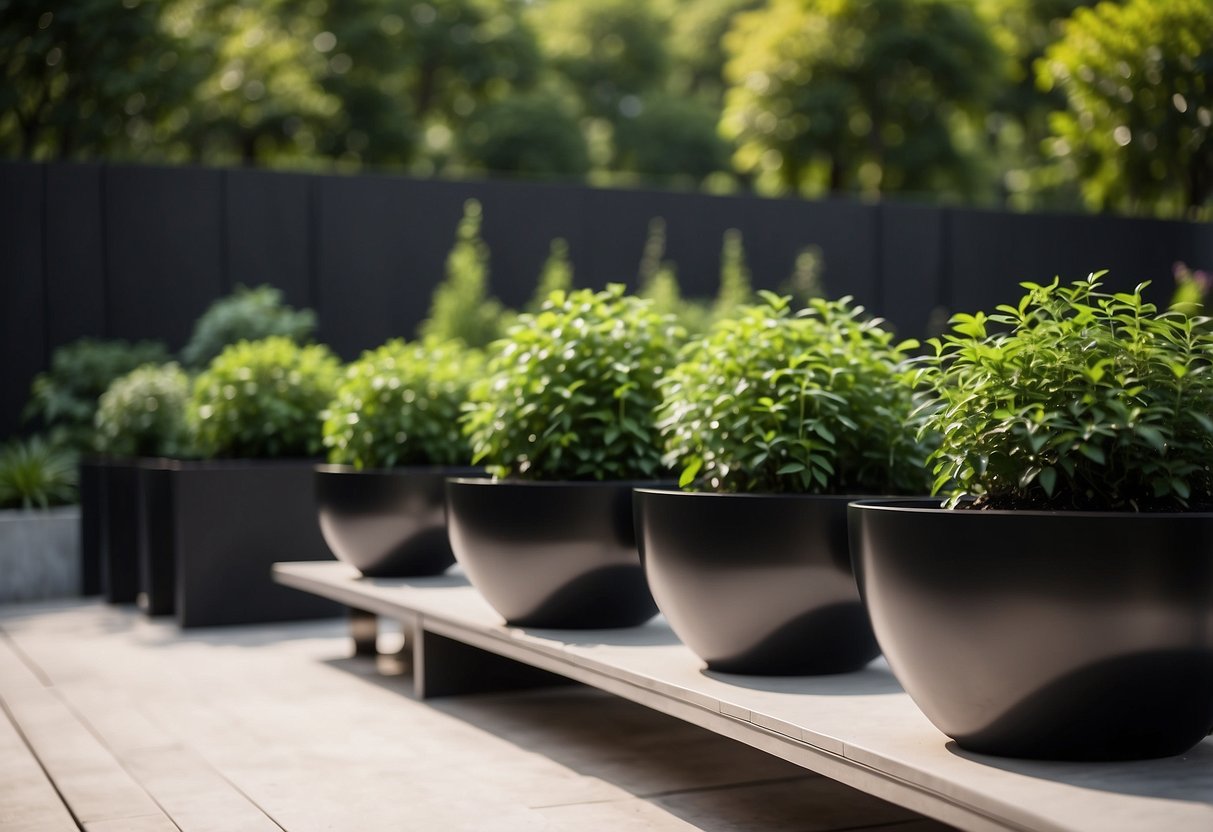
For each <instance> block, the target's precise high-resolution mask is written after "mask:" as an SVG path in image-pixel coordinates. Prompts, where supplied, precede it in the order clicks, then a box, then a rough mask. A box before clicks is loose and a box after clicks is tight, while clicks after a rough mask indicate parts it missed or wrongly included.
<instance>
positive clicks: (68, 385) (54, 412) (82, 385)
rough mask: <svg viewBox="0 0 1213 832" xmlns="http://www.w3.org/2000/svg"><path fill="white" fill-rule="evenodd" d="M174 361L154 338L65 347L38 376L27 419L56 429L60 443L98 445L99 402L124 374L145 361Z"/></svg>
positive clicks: (80, 447) (88, 447)
mask: <svg viewBox="0 0 1213 832" xmlns="http://www.w3.org/2000/svg"><path fill="white" fill-rule="evenodd" d="M167 360H168V351H167V350H166V349H165V348H164V345H163V344H160V343H157V342H153V341H139V342H138V343H134V344H132V343H130V342H127V341H101V340H97V339H94V338H81V339H79V340H77V341H73V342H71V343H70V344H65V345H64V346H62V347H59V348H58V349H56V350H55V352H54V353H53V354H52V356H51V367H50V369H49V370H47V371H46V372H43V373H39V374H38V375H37V376H36V377H35V378H34V383H33V386H32V388H31V390H30V400H29V402H28V404H27V405H26V407H25V417H26V418H27V419H34V420H36V421H37V422H38V423H40V424H41V426H42V427H43V428H44V429H46V430H47V431H49V432H50V435H51V438H52V440H53V441H54V442H55V444H58V445H62V446H64V447H66V448H70V449H73V450H77V451H89V450H92V449H93V444H94V442H93V438H94V435H93V419H94V417H95V415H96V412H97V400H98V399H99V398H100V397H101V394H102V393H104V392H105V391H106V390H107V389H108V388H109V386H110V384H111V383H112V382H113V381H114V379H116V378H118V377H119V376H122V375H125V374H126V373H129V372H130V371H131V370H133V369H135V368H136V367H138V366H140V365H142V364H159V363H163V362H165V361H167Z"/></svg>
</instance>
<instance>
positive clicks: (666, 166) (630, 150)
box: [613, 92, 729, 185]
mask: <svg viewBox="0 0 1213 832" xmlns="http://www.w3.org/2000/svg"><path fill="white" fill-rule="evenodd" d="M637 102H638V104H637V106H638V107H639V112H637V113H635V115H624V114H621V115H620V116H619V118H618V119H617V120H616V122H615V130H614V147H615V159H614V164H613V167H614V168H615V169H616V170H621V171H629V172H632V173H636V174H640V175H642V176H643V177H645V178H648V179H652V180H656V181H664V182H666V183H667V184H680V183H681V184H689V185H695V184H697V183H698V182H700V181H702V180H703V179H704V177H706V176H708V175H709V174H711V173H713V172H715V171H719V170H725V169H727V168H728V166H729V146H728V145H727V144H726V143H725V141H724V140H723V139H722V138H721V137H720V135H719V134H718V133H717V132H716V121H717V118H718V112H719V111H718V110H716V109H714V108H713V107H711V106H709V105H708V104H705V103H703V102H702V101H699V100H697V99H694V98H685V97H679V96H675V95H671V94H668V93H662V92H654V93H650V94H648V95H645V96H644V97H643V98H638V99H637Z"/></svg>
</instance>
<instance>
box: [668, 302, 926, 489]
mask: <svg viewBox="0 0 1213 832" xmlns="http://www.w3.org/2000/svg"><path fill="white" fill-rule="evenodd" d="M762 299H763V303H760V304H757V305H753V306H748V307H745V308H743V309H741V310H740V311H739V312H738V313H737V314H736V315H735V317H734V318H731V319H725V320H723V321H721V322H720V323H719V324H717V326H716V327H715V328H714V329H713V331H712V333H711V334H710V335H709V336H708V337H707V338H706V339H704V340H703V341H698V342H692V343H691V344H688V345H687V346H686V347H685V348H684V349H683V351H682V353H681V355H680V363H679V364H678V365H677V366H676V367H675V368H674V369H673V370H672V371H671V372H670V373H668V374H667V375H666V377H665V379H664V380H663V381H662V382H661V387H662V392H663V400H662V403H661V406H660V408H659V410H658V414H657V415H658V424H659V427H660V429H661V431H662V435H663V436H664V440H665V451H666V464H667V465H669V466H671V467H674V468H677V469H678V470H680V471H681V477H680V484H681V485H682V486H684V487H685V486H694V487H696V488H698V489H703V490H711V491H722V492H760V493H781V492H792V493H809V494H907V493H911V494H912V493H924V492H925V491H926V489H927V488H928V487H929V485H930V483H929V480H927V479H926V477H925V475H924V470H925V460H926V456H927V451H928V446H927V444H926V442H924V440H923V439H921V438H919V437H918V435H917V431H916V430H915V428H914V425H915V422H916V421H921V417H918V416H916V415H915V413H916V411H917V410H918V405H919V404H920V397H919V396H917V395H916V393H915V391H914V388H913V386H912V384H911V381H910V379H909V376H908V375H907V373H906V372H905V367H904V362H905V360H906V358H907V356H906V352H905V351H906V350H907V349H909V348H911V347H913V346H915V344H914V343H913V342H906V343H902V344H896V343H894V340H893V335H892V334H891V333H890V332H888V331H887V330H885V329H884V328H883V327H882V326H881V322H880V321H879V320H875V319H865V318H864V315H863V308H862V307H859V306H855V305H853V304H852V303H851V301H850V299H849V298H843V299H841V300H835V301H827V300H823V299H814V300H812V301H810V303H809V305H808V306H807V307H806V308H805V309H803V310H801V311H800V312H799V313H794V312H793V310H792V309H791V305H790V299H789V298H787V297H780V296H778V295H775V294H772V293H770V292H763V293H762Z"/></svg>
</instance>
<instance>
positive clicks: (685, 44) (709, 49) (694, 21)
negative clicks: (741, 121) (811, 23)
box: [670, 0, 763, 108]
mask: <svg viewBox="0 0 1213 832" xmlns="http://www.w3.org/2000/svg"><path fill="white" fill-rule="evenodd" d="M762 3H763V0H678V4H677V10H676V11H675V12H674V14H673V15H672V16H671V18H670V55H671V58H672V61H673V67H672V73H671V74H672V75H673V76H674V82H675V87H676V89H677V91H678V92H684V93H685V92H693V93H700V94H702V95H703V97H704V99H705V100H708V101H711V102H712V103H713V104H714V105H716V106H717V108H719V105H720V99H721V97H722V96H723V94H724V65H725V61H726V60H727V56H726V55H725V51H724V36H725V34H726V33H727V32H728V31H729V27H730V26H732V24H733V20H734V18H735V17H736V16H737V15H738V13H740V12H746V11H751V10H753V9H756V8H758V7H759V6H761V5H762Z"/></svg>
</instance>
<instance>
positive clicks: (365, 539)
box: [315, 465, 476, 577]
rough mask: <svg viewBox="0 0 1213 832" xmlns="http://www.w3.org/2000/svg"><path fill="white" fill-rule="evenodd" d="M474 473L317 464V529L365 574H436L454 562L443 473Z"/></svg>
mask: <svg viewBox="0 0 1213 832" xmlns="http://www.w3.org/2000/svg"><path fill="white" fill-rule="evenodd" d="M475 475H476V470H475V469H472V468H442V467H437V466H435V467H421V466H418V467H408V468H386V469H382V470H375V471H359V470H357V469H355V468H354V467H352V466H349V465H317V466H316V475H315V476H316V509H317V512H318V514H319V519H320V531H321V533H322V534H323V535H324V540H325V542H326V543H328V545H329V548H330V549H332V550H333V554H334V555H336V556H337V559H338V560H341V561H344V562H345V563H348V564H350V565H351V566H353V567H354V568H356V569H357V570H358V571H359V572H361V573H362V574H363V575H366V576H368V577H408V576H420V575H437V574H439V573H441V572H444V571H446V569H447V567H449V566H450V565H451V564H452V563H454V562H455V556H454V555H453V554H452V553H451V544H450V541H449V540H448V538H447V533H446V489H445V483H446V479H447V477H451V476H467V477H474V476H475Z"/></svg>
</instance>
